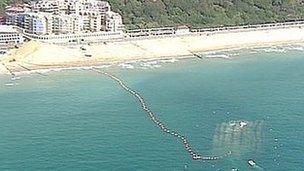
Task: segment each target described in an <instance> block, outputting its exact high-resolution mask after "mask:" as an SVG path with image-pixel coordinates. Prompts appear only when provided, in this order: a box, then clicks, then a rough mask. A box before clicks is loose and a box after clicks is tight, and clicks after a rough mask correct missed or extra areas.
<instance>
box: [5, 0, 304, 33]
mask: <svg viewBox="0 0 304 171" xmlns="http://www.w3.org/2000/svg"><path fill="white" fill-rule="evenodd" d="M24 1H30V0H0V12H1V13H3V9H4V8H5V6H7V5H9V4H11V3H16V2H17V3H18V2H24ZM32 1H34V0H32ZM108 1H109V2H110V4H111V5H112V9H113V11H115V12H119V13H121V14H122V15H123V19H124V23H125V24H126V25H127V28H146V27H160V26H175V25H191V26H193V27H210V26H220V25H239V24H255V23H266V22H275V21H289V20H299V19H304V1H303V0H108Z"/></svg>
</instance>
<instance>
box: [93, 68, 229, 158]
mask: <svg viewBox="0 0 304 171" xmlns="http://www.w3.org/2000/svg"><path fill="white" fill-rule="evenodd" d="M93 71H96V72H97V73H100V74H102V75H105V76H107V77H108V78H110V79H112V80H113V81H115V82H116V83H117V84H118V85H119V86H120V87H121V88H122V89H123V90H125V91H126V92H128V93H129V94H131V95H132V96H133V97H134V98H136V99H137V100H138V102H139V103H140V105H141V106H140V107H141V108H142V110H143V111H144V112H145V113H146V114H147V115H148V117H149V118H150V120H151V121H152V122H153V124H154V125H155V126H157V127H158V128H159V129H160V130H161V131H162V132H164V133H166V134H168V135H171V136H173V137H175V138H176V139H177V140H178V141H180V142H181V143H182V144H183V147H184V149H185V150H186V151H187V152H188V154H189V155H190V157H191V158H192V159H193V160H197V161H205V160H218V159H221V158H223V157H225V156H228V155H229V154H231V152H228V153H227V154H224V155H222V156H205V155H202V154H201V153H199V152H198V151H196V150H195V149H194V148H193V147H192V146H191V144H190V142H189V140H188V139H187V137H185V136H184V135H182V134H181V133H180V132H178V131H175V130H173V129H171V128H169V127H167V126H166V124H165V123H164V122H162V121H161V120H160V119H159V118H158V117H157V116H156V115H155V113H154V112H153V111H152V110H151V109H150V108H149V107H148V105H147V103H146V101H145V99H144V98H143V96H142V95H141V94H140V93H139V92H137V91H136V90H133V89H131V88H130V87H128V86H127V84H126V83H125V82H124V81H123V80H121V79H120V78H118V77H116V76H114V75H113V74H110V73H107V72H103V71H100V70H98V69H94V68H93Z"/></svg>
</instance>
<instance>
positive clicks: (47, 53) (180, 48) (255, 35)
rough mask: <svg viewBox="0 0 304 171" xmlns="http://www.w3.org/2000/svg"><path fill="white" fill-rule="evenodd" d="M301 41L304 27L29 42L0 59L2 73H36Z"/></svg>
mask: <svg viewBox="0 0 304 171" xmlns="http://www.w3.org/2000/svg"><path fill="white" fill-rule="evenodd" d="M300 42H304V28H303V27H302V28H301V27H290V28H280V29H275V28H272V29H267V30H256V31H254V30H243V31H233V32H221V33H208V34H207V33H204V34H200V35H199V34H196V35H187V36H179V37H177V36H176V37H158V38H150V39H142V40H128V41H121V42H107V43H101V44H90V45H74V46H72V45H70V46H69V45H66V46H62V45H54V44H45V43H39V42H35V41H30V42H27V43H25V44H23V45H22V46H21V47H20V48H19V49H14V50H11V51H10V52H9V54H8V55H6V56H5V57H1V58H0V60H1V62H0V63H1V64H0V73H1V74H10V72H9V70H10V71H11V72H19V71H25V70H26V68H29V69H31V70H32V69H33V70H35V69H48V68H61V67H76V66H94V65H101V64H106V63H113V62H126V61H131V60H145V59H161V58H169V57H185V56H193V53H199V52H206V51H214V50H223V49H231V48H249V47H259V46H271V45H278V44H285V43H300ZM22 66H23V67H22ZM24 67H26V68H24Z"/></svg>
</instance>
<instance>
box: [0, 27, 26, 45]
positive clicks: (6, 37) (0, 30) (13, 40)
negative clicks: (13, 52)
mask: <svg viewBox="0 0 304 171" xmlns="http://www.w3.org/2000/svg"><path fill="white" fill-rule="evenodd" d="M23 41H24V39H23V36H22V35H21V34H19V33H18V32H17V30H16V29H14V28H13V27H12V26H5V25H0V47H2V46H15V45H17V44H19V43H22V42H23Z"/></svg>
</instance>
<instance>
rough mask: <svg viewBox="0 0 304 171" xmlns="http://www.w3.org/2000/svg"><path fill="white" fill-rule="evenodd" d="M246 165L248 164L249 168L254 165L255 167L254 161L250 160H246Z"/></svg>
mask: <svg viewBox="0 0 304 171" xmlns="http://www.w3.org/2000/svg"><path fill="white" fill-rule="evenodd" d="M248 164H249V165H250V166H255V165H256V163H255V161H254V160H252V159H250V160H248Z"/></svg>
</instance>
